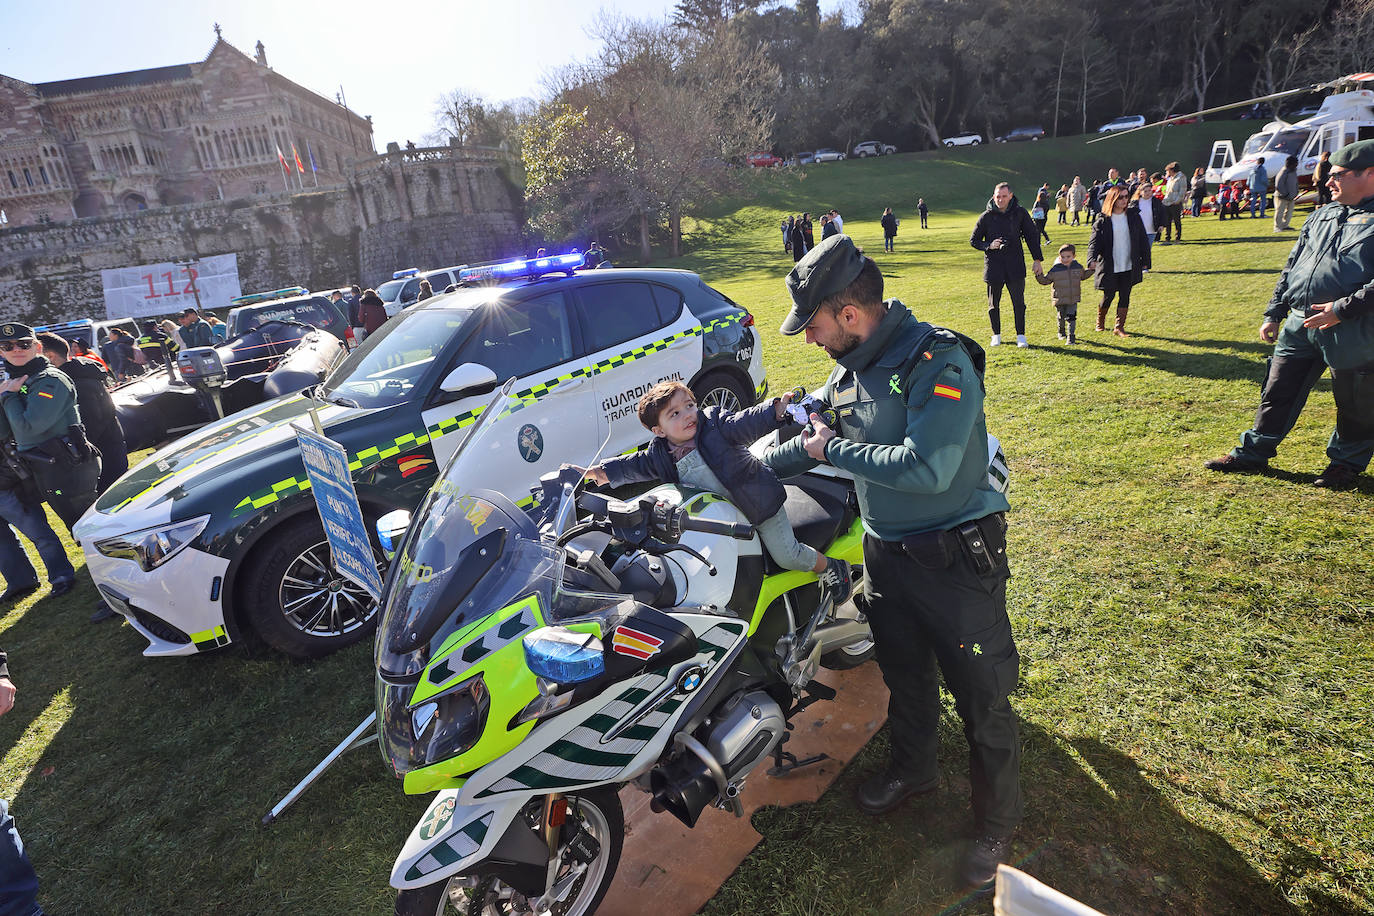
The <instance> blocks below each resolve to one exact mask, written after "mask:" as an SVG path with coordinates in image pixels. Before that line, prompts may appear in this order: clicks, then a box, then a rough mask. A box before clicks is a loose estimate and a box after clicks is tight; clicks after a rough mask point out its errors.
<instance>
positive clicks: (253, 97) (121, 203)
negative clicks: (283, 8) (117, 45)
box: [0, 26, 376, 228]
mask: <svg viewBox="0 0 1374 916" xmlns="http://www.w3.org/2000/svg"><path fill="white" fill-rule="evenodd" d="M219 33H220V30H219V26H215V35H216V40H215V43H214V46H213V47H212V48H211V49H210V53H209V55H207V56H206V58H205V60H204V61H202V62H200V63H190V64H177V65H175V66H170V67H154V68H152V69H148V70H134V71H131V72H129V73H111V74H107V75H105V76H88V77H81V78H78V79H69V80H59V81H57V82H51V83H26V82H23V81H21V80H19V79H15V78H13V77H9V76H5V75H3V74H0V213H3V220H4V225H3V228H13V227H18V226H26V225H38V224H45V223H53V222H65V221H68V220H72V219H76V218H81V217H91V216H113V215H116V214H120V213H133V212H137V211H139V210H145V209H150V208H157V207H165V206H173V205H179V204H194V203H202V202H208V201H221V200H223V201H228V200H238V199H245V198H246V199H251V198H254V197H265V196H269V195H279V194H283V193H290V192H292V191H296V190H297V189H298V188H299V189H301V190H312V189H314V188H316V187H318V188H320V189H328V188H338V187H343V186H345V185H346V184H347V182H348V176H347V173H346V169H347V168H348V166H349V164H350V163H351V162H353V161H354V160H360V159H366V158H369V157H372V156H374V155H375V154H376V153H375V151H374V149H373V145H372V122H371V119H369V118H364V117H362V116H360V115H357V114H355V113H354V112H352V111H350V110H349V109H348V108H346V107H345V106H343V105H342V104H339V103H337V102H335V101H332V100H330V99H326V98H324V97H323V96H320V95H317V94H316V93H314V92H311V91H310V90H309V89H306V88H304V87H302V86H299V85H297V84H296V83H293V82H292V81H291V80H289V79H287V78H286V77H284V76H282V75H280V74H279V73H277V72H276V71H274V70H273V69H272V68H271V67H269V66H268V65H267V54H266V51H265V50H264V48H263V45H262V42H258V45H257V54H256V57H249V56H248V55H246V54H244V53H243V52H241V51H239V50H238V49H237V48H235V47H234V46H233V45H231V44H229V42H227V41H225V40H224V39H223V38H222V37H220V35H219ZM279 155H280V157H281V158H279ZM297 157H299V159H297ZM283 159H284V160H285V168H284V167H283ZM298 163H299V167H298ZM302 168H303V169H304V171H303V172H302V171H301V169H302Z"/></svg>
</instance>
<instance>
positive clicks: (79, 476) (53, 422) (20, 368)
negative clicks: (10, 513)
mask: <svg viewBox="0 0 1374 916" xmlns="http://www.w3.org/2000/svg"><path fill="white" fill-rule="evenodd" d="M0 355H2V356H4V359H5V364H6V366H5V368H6V370H7V371H8V372H9V380H8V381H6V382H4V383H3V384H0V413H3V417H4V418H3V421H0V426H3V428H0V437H3V438H6V439H8V438H9V437H10V436H13V437H14V443H15V445H16V446H17V447H18V449H19V457H20V458H21V459H23V460H24V462H25V463H26V464H28V466H29V468H30V469H32V471H33V476H34V480H35V481H36V482H37V484H38V489H39V490H40V491H41V492H42V494H43V498H44V499H46V500H47V501H48V504H49V505H50V506H52V508H53V511H54V512H56V513H57V517H58V518H60V519H62V521H63V522H64V523H65V524H66V526H67V528H68V529H70V528H71V527H72V525H74V524H76V520H77V519H79V518H80V517H81V515H82V513H83V512H85V511H86V510H87V509H88V508H90V505H91V503H93V502H95V495H96V492H95V488H96V482H97V481H98V480H99V479H100V457H99V453H98V452H97V451H96V450H95V449H93V448H91V445H90V443H89V442H88V441H87V440H86V431H85V429H84V428H83V427H82V425H81V414H80V413H79V412H78V411H77V407H76V387H75V386H74V385H73V384H72V380H71V379H69V378H67V376H66V375H65V374H64V373H62V372H61V371H59V370H57V369H54V368H53V367H52V365H51V364H50V363H49V362H48V361H47V359H45V358H44V357H43V355H42V353H41V352H40V351H39V348H38V340H37V338H35V337H34V334H33V328H30V327H28V326H27V325H22V324H16V323H14V322H6V323H5V324H2V325H0Z"/></svg>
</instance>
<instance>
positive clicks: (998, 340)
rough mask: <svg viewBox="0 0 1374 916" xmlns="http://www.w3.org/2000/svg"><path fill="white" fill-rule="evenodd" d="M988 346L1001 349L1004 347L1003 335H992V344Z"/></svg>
mask: <svg viewBox="0 0 1374 916" xmlns="http://www.w3.org/2000/svg"><path fill="white" fill-rule="evenodd" d="M988 346H990V347H1000V346H1002V335H1001V334H994V335H992V343H990V344H988Z"/></svg>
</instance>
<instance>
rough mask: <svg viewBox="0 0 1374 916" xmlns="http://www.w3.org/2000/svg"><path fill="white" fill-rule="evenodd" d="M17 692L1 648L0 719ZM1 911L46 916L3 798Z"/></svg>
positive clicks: (35, 878)
mask: <svg viewBox="0 0 1374 916" xmlns="http://www.w3.org/2000/svg"><path fill="white" fill-rule="evenodd" d="M15 693H16V691H15V689H14V682H13V681H11V680H10V669H9V658H8V657H7V656H6V655H5V652H4V650H3V649H0V716H3V715H4V714H5V713H7V712H9V711H10V710H11V709H13V708H14V697H15ZM0 908H3V912H5V913H15V914H23V916H43V910H42V909H41V908H40V907H39V906H38V876H37V875H36V874H34V871H33V864H32V863H30V862H29V857H28V855H27V854H26V853H25V852H24V843H23V841H22V840H20V838H19V831H18V830H17V829H16V828H15V826H14V818H13V817H11V816H10V810H9V802H7V801H5V800H4V799H0Z"/></svg>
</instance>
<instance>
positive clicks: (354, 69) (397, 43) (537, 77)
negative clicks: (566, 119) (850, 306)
mask: <svg viewBox="0 0 1374 916" xmlns="http://www.w3.org/2000/svg"><path fill="white" fill-rule="evenodd" d="M844 3H845V0H822V2H821V8H822V10H825V11H827V12H828V11H831V10H834V9H837V8H840V7H841V6H842V5H843V4H844ZM672 7H673V0H562V2H559V0H504V2H503V0H495V2H493V0H392V2H389V3H386V2H376V0H368V2H359V0H341V2H336V3H330V4H321V3H315V2H304V0H296V2H292V0H234V2H232V3H223V2H220V3H210V2H206V0H185V2H181V3H166V2H165V0H159V2H153V0H49V2H40V3H21V2H20V0H0V73H3V74H5V75H6V76H12V77H15V78H16V79H21V80H25V81H27V82H33V83H41V82H48V81H51V80H60V79H71V78H74V77H79V76H95V75H97V74H102V73H117V72H121V71H124V70H139V69H143V68H145V67H160V66H166V65H168V64H182V63H190V62H192V61H199V60H202V59H203V58H204V57H205V55H206V54H207V53H208V52H209V50H210V46H211V45H212V44H213V43H214V40H215V33H214V31H213V29H212V26H213V24H214V23H216V22H218V23H219V24H220V26H221V27H222V28H223V32H224V38H225V40H226V41H229V42H230V43H232V44H233V45H234V46H235V47H237V48H239V49H240V50H241V51H243V52H245V53H246V54H248V55H250V56H251V55H252V54H253V48H254V46H255V45H256V44H257V42H258V41H259V40H261V41H262V43H263V45H264V46H265V47H266V49H267V62H268V63H269V64H270V65H271V66H272V67H273V68H275V69H276V70H277V71H279V72H280V73H281V74H282V75H283V76H285V77H287V78H289V79H292V80H294V81H296V82H297V83H300V84H301V85H303V86H305V87H307V88H309V89H312V90H314V91H315V92H318V93H320V94H321V95H323V96H325V97H326V98H331V99H332V98H334V96H335V93H336V92H337V91H338V89H339V86H341V85H342V86H343V91H344V94H345V95H346V96H347V98H348V105H349V107H350V108H352V109H353V110H354V111H356V112H359V113H360V114H364V115H369V114H370V115H372V121H373V126H374V138H373V139H374V141H375V143H376V146H377V149H378V150H379V151H380V150H384V149H385V148H386V143H387V141H388V140H397V141H399V142H401V143H404V142H405V141H406V140H408V139H413V140H415V141H416V142H419V141H420V139H421V137H422V136H423V135H424V134H425V133H427V132H428V131H429V130H431V129H432V128H433V124H434V118H433V109H434V102H435V98H436V97H437V96H438V95H439V93H440V92H444V91H446V90H449V89H455V88H463V89H466V90H468V91H469V92H474V93H476V94H478V95H481V96H483V97H484V98H487V99H489V100H493V101H497V100H504V99H513V98H520V97H522V96H530V97H536V96H538V95H540V94H541V80H542V79H543V77H544V76H545V75H546V74H547V73H548V72H550V71H551V70H555V69H557V68H558V67H560V66H561V65H563V64H567V63H570V62H572V61H574V60H583V59H586V58H587V57H589V56H591V55H592V54H594V53H595V52H596V51H597V49H598V48H599V47H600V41H599V39H597V38H596V37H595V36H594V35H593V34H591V29H592V24H593V22H594V20H595V19H596V17H597V15H598V13H599V12H601V11H602V10H606V11H609V12H613V13H619V14H623V15H627V16H631V17H634V18H641V19H646V18H648V19H664V18H666V17H667V16H668V14H669V12H670V11H671V9H672Z"/></svg>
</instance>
